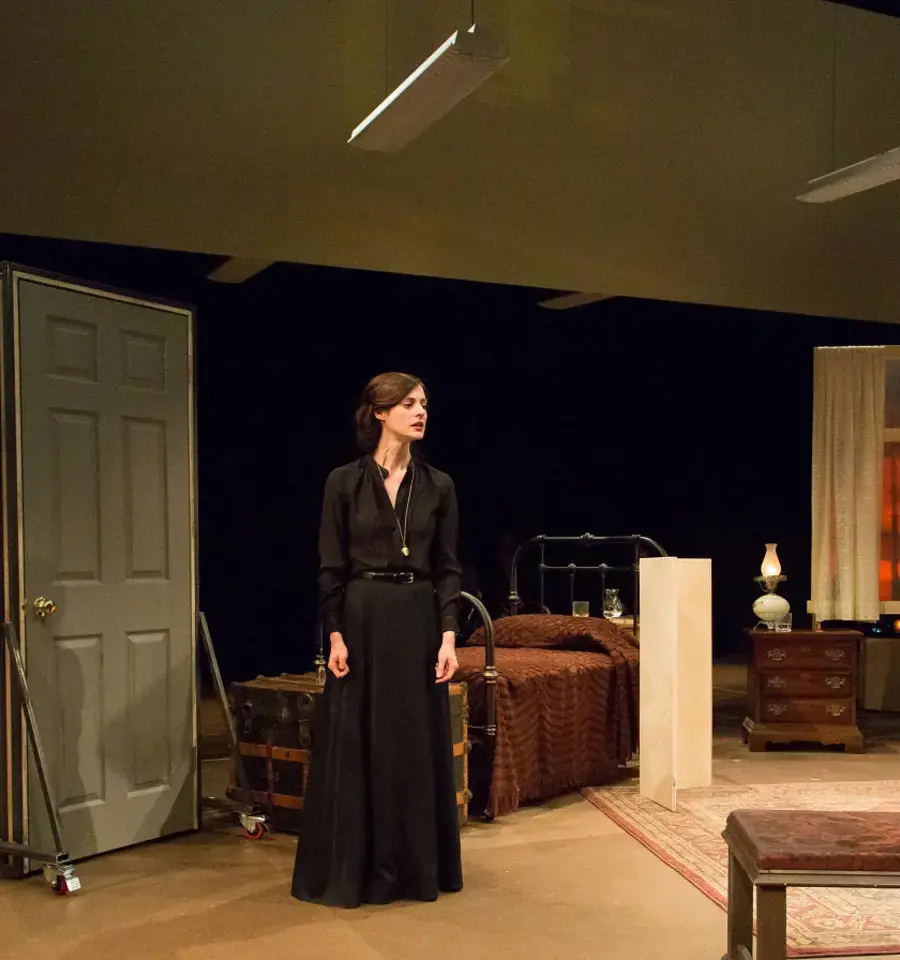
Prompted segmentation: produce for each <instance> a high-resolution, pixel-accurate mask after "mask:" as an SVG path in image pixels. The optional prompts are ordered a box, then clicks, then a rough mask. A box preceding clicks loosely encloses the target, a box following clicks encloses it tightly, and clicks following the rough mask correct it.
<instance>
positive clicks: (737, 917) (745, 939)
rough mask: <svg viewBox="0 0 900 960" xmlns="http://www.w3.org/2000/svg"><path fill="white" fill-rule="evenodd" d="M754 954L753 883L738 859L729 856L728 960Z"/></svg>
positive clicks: (738, 959) (730, 854) (731, 854)
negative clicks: (744, 953) (743, 951)
mask: <svg viewBox="0 0 900 960" xmlns="http://www.w3.org/2000/svg"><path fill="white" fill-rule="evenodd" d="M741 947H744V948H745V949H746V951H747V952H748V953H750V954H752V952H753V882H752V881H751V880H750V878H749V877H748V876H747V874H746V872H745V870H744V868H743V867H742V866H741V864H740V862H739V861H738V859H737V857H736V856H735V855H734V854H733V853H729V855H728V960H742V953H741Z"/></svg>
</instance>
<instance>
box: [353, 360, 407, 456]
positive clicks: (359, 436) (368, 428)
mask: <svg viewBox="0 0 900 960" xmlns="http://www.w3.org/2000/svg"><path fill="white" fill-rule="evenodd" d="M421 386H422V381H421V380H420V379H419V378H418V377H414V376H412V375H411V374H409V373H379V374H378V376H377V377H372V379H371V380H370V381H369V382H368V383H367V384H366V389H365V390H363V394H362V398H361V399H360V401H359V409H358V410H357V411H356V440H357V442H358V443H359V447H360V449H361V450H362V451H363V453H373V452H374V450H375V448H376V447H377V446H378V441H379V440H380V439H381V421H380V420H379V419H377V418H376V416H375V414H376V413H377V412H378V411H380V410H390V409H391V407H396V406H397V404H398V403H402V402H403V400H404V399H405V398H406V397H407V396H408V395H409V394H410V393H411V392H412V391H413V390H415V389H416V387H421Z"/></svg>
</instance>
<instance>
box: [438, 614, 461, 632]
mask: <svg viewBox="0 0 900 960" xmlns="http://www.w3.org/2000/svg"><path fill="white" fill-rule="evenodd" d="M450 630H452V631H453V633H458V632H459V626H458V624H457V620H456V617H455V616H454V615H453V614H450V613H448V614H445V615H444V616H443V617H441V633H447V632H448V631H450Z"/></svg>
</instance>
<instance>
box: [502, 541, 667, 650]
mask: <svg viewBox="0 0 900 960" xmlns="http://www.w3.org/2000/svg"><path fill="white" fill-rule="evenodd" d="M548 543H570V544H580V545H582V546H586V547H593V546H597V545H601V544H602V545H604V546H606V545H612V544H631V545H632V548H633V551H634V562H633V564H631V565H629V566H610V565H609V564H607V563H599V564H596V565H594V566H585V565H583V564H577V563H569V564H565V565H557V566H554V565H550V564H548V563H547V562H546V546H547V544H548ZM535 546H538V547H540V559H539V561H538V581H539V587H538V591H539V592H538V603H539V605H540V607H541V609H543V610H546V609H547V607H546V605H545V604H544V574H546V573H568V574H569V601H570V603H574V601H575V575H576V574H578V573H593V574H599V575H600V587H601V589H602V590H605V589H606V578H607V577H608V576H609V575H610V574H627V573H633V574H634V625H635V631H637V629H638V614H639V613H640V602H641V601H640V596H641V592H640V563H641V547H642V546H643V547H648V548H650V549H651V550H653V551H654V552H655V553H656V555H657V556H660V557H665V556H668V554H667V553H666V551H665V550H664V549H663V548H662V547H661V546H660V545H659V544H658V543H657V542H656V541H655V540H651V539H650V537H644V536H641V534H639V533H633V534H630V535H628V536H618V537H598V536H595V535H594V534H593V533H583V534H582V535H581V536H580V537H546V536H538V537H532V538H531V539H530V540H526V541H525V542H524V543H521V544H519V546H518V547H517V548H516V552H515V553H514V554H513V559H512V569H511V571H510V577H509V597H508V600H509V612H510V615H511V616H515V615H516V614H517V613H518V612H519V610H520V609H521V606H522V598H521V597H520V596H519V562H520V561H521V559H522V554H523V553H524V552H525V551H526V550H528V549H530V548H531V547H535ZM570 609H571V606H570Z"/></svg>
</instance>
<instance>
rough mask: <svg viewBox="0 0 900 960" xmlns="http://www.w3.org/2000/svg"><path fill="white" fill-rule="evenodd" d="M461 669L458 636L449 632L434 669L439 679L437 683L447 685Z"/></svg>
mask: <svg viewBox="0 0 900 960" xmlns="http://www.w3.org/2000/svg"><path fill="white" fill-rule="evenodd" d="M458 669H459V661H458V660H457V659H456V634H455V633H454V632H453V631H452V630H448V631H447V632H446V633H445V634H444V637H443V641H442V643H441V649H440V650H439V651H438V658H437V663H436V664H435V667H434V673H435V676H436V677H437V683H446V682H447V681H448V680H451V679H452V678H453V674H454V673H456V671H457V670H458Z"/></svg>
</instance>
